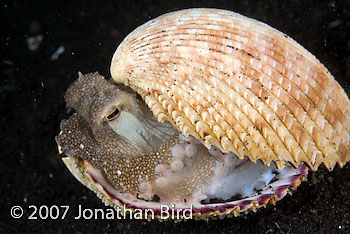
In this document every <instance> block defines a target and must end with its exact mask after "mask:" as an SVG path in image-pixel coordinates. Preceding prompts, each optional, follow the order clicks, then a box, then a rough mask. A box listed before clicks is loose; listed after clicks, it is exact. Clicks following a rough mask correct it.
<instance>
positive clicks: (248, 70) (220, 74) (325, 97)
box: [111, 9, 350, 170]
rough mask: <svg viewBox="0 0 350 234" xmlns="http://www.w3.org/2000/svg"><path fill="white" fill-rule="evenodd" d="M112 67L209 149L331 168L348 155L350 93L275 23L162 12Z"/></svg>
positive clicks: (161, 116)
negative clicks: (213, 148)
mask: <svg viewBox="0 0 350 234" xmlns="http://www.w3.org/2000/svg"><path fill="white" fill-rule="evenodd" d="M111 74H112V77H113V79H114V80H115V81H116V82H117V83H123V84H125V85H127V86H129V87H131V88H132V89H133V90H135V91H136V92H137V93H139V94H140V95H141V97H142V98H143V99H144V101H145V102H146V103H147V105H148V106H149V108H150V109H151V110H152V112H153V113H154V115H155V116H156V117H157V118H158V120H159V121H164V120H169V121H170V122H172V123H173V125H174V126H176V127H177V129H178V130H179V131H181V132H182V133H183V134H185V135H189V134H190V135H193V136H195V137H196V138H197V139H199V140H200V141H201V142H202V143H203V144H204V145H205V146H206V147H207V148H210V147H211V146H212V145H214V146H216V147H219V148H220V149H221V150H222V151H224V152H228V151H231V152H234V153H235V154H237V155H238V156H239V157H240V158H244V157H248V158H249V159H250V160H251V161H253V162H256V161H257V160H261V161H262V162H263V163H265V164H266V165H269V164H270V163H271V162H272V161H273V162H274V163H275V164H276V165H277V167H278V168H279V169H282V168H284V166H285V165H287V164H291V165H293V166H294V167H298V166H299V165H300V164H301V163H302V162H305V163H306V164H307V165H308V167H309V168H311V169H313V170H316V169H317V168H318V167H319V165H320V164H324V165H325V167H326V168H327V169H328V170H332V169H333V168H334V166H335V165H336V164H337V163H338V165H339V166H340V167H342V166H343V165H344V164H345V163H346V162H347V161H349V158H350V144H349V141H350V135H349V134H350V109H349V108H350V101H349V98H348V97H347V95H346V93H345V92H344V90H343V89H342V88H341V87H340V85H339V84H338V83H337V81H336V80H335V79H334V78H333V76H332V75H331V74H330V73H329V71H328V70H327V69H326V68H325V67H324V66H323V65H322V64H321V63H320V62H319V61H318V60H317V59H316V58H315V57H314V56H313V55H312V54H311V53H310V52H308V51H307V50H306V49H304V48H303V47H302V46H301V45H299V44H298V43H297V42H295V41H294V40H293V39H291V38H289V37H288V36H287V35H285V34H283V33H281V32H279V31H277V30H276V29H273V28H272V27H270V26H268V25H266V24H264V23H261V22H258V21H256V20H254V19H250V18H247V17H244V16H242V15H240V14H237V13H234V12H231V11H226V10H218V9H188V10H181V11H176V12H172V13H168V14H165V15H162V16H160V17H158V18H156V19H154V20H151V21H149V22H147V23H145V24H144V25H142V26H140V27H138V28H137V29H136V30H134V31H133V32H131V33H130V34H129V35H128V36H127V37H126V38H125V40H124V41H123V42H122V43H121V44H120V45H119V47H118V49H117V50H116V52H115V54H114V56H113V59H112V63H111Z"/></svg>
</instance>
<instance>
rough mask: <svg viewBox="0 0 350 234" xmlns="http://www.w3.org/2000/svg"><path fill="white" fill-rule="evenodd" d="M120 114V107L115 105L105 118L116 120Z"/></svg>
mask: <svg viewBox="0 0 350 234" xmlns="http://www.w3.org/2000/svg"><path fill="white" fill-rule="evenodd" d="M119 114H120V111H119V108H118V107H114V108H113V109H112V110H111V112H109V113H108V114H107V115H106V116H105V119H106V120H107V121H112V120H115V119H116V118H117V117H118V116H119Z"/></svg>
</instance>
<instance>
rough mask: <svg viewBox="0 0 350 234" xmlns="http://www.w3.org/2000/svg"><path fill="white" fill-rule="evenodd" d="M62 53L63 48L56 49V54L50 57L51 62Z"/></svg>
mask: <svg viewBox="0 0 350 234" xmlns="http://www.w3.org/2000/svg"><path fill="white" fill-rule="evenodd" d="M64 51H65V49H64V46H60V47H58V49H57V50H56V52H55V53H53V54H52V55H51V60H57V59H58V57H59V56H60V55H61V54H63V53H64Z"/></svg>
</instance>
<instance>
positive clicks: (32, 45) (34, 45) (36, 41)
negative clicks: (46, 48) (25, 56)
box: [26, 34, 43, 51]
mask: <svg viewBox="0 0 350 234" xmlns="http://www.w3.org/2000/svg"><path fill="white" fill-rule="evenodd" d="M42 40H43V35H41V34H40V35H37V36H33V37H28V38H27V40H26V41H27V46H28V49H29V50H31V51H34V50H37V49H38V48H39V46H40V43H41V42H42Z"/></svg>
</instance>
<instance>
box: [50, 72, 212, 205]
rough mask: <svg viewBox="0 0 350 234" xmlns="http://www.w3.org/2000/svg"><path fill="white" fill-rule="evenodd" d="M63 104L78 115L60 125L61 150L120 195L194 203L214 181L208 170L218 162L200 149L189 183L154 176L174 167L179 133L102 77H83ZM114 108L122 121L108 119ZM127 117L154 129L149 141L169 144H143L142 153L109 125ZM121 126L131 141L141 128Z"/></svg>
mask: <svg viewBox="0 0 350 234" xmlns="http://www.w3.org/2000/svg"><path fill="white" fill-rule="evenodd" d="M65 100H66V102H67V106H68V107H71V108H73V109H75V110H76V113H74V114H73V115H72V116H71V117H70V119H69V120H65V121H63V122H62V124H61V129H62V133H61V134H60V136H58V137H57V141H58V143H59V145H61V146H63V151H64V153H65V154H66V155H68V156H72V157H75V156H76V157H79V158H81V159H83V160H86V161H88V162H89V163H90V164H91V165H92V166H93V167H95V168H97V169H101V170H103V171H104V173H105V175H106V176H107V178H108V180H109V181H110V182H111V183H112V184H113V186H114V187H115V188H117V189H118V190H121V191H123V192H125V193H130V194H132V195H133V196H136V195H137V194H138V196H139V197H142V198H145V199H151V198H152V196H153V195H154V194H155V192H156V193H157V195H158V196H160V197H162V199H163V200H164V199H165V200H169V199H177V200H179V199H180V200H182V199H188V200H190V198H191V194H192V193H193V192H194V191H196V190H198V189H199V188H200V187H201V186H202V185H203V184H204V183H205V182H206V181H208V178H209V177H210V176H211V174H212V172H211V170H210V169H211V168H212V167H214V166H215V160H214V159H213V157H210V156H209V154H208V152H207V150H206V148H205V147H204V146H202V145H200V144H197V148H198V149H197V150H198V152H200V156H199V157H198V156H197V157H193V158H191V159H187V164H189V165H191V171H187V172H186V173H185V174H186V176H185V179H182V180H181V181H178V180H176V179H175V181H172V182H171V181H168V180H167V179H166V178H164V177H163V176H162V174H163V172H164V171H162V170H161V169H158V173H156V171H157V169H156V167H157V165H160V166H158V167H159V168H161V167H162V166H163V167H165V168H166V167H169V165H170V164H171V162H172V161H174V160H172V154H171V149H172V147H174V146H175V145H180V144H181V142H180V140H179V139H178V133H177V131H176V130H175V129H173V128H172V127H171V125H170V124H169V123H159V122H158V121H157V120H156V119H155V118H154V117H153V116H152V114H151V113H150V111H149V110H148V109H147V108H146V107H145V106H144V105H145V104H144V103H143V102H142V101H140V100H138V99H137V97H136V95H134V94H130V93H128V92H126V91H123V90H121V89H119V88H118V87H117V86H116V85H114V84H112V83H109V82H108V81H107V80H105V79H104V77H103V76H101V75H99V74H98V73H90V74H87V75H82V74H80V76H79V79H78V80H77V81H75V82H74V83H73V84H72V85H71V87H70V88H69V89H68V90H67V92H66V95H65ZM111 108H112V110H114V111H115V108H118V110H117V112H118V113H117V115H118V116H117V118H115V119H113V120H112V121H109V120H108V119H107V118H106V117H104V113H107V115H110V113H111V112H110V111H108V110H109V109H111ZM106 111H107V112H106ZM123 112H124V113H126V112H128V113H131V114H132V115H133V116H136V118H137V121H140V124H142V125H143V126H145V129H147V130H150V128H152V134H153V135H152V136H148V137H150V138H152V137H153V138H159V137H162V138H163V139H167V140H163V141H164V143H163V142H162V141H161V140H160V141H159V139H157V140H152V139H145V141H146V142H147V144H148V147H140V145H138V144H136V143H135V142H139V141H138V140H134V139H130V138H129V139H128V138H127V137H123V136H122V135H123V134H124V133H122V135H118V134H117V133H116V132H115V131H113V129H112V128H111V126H110V125H109V122H113V121H118V120H119V119H120V118H121V117H122V115H123ZM127 117H129V116H127ZM123 121H124V122H123ZM131 121H132V120H131ZM121 122H122V123H121V124H123V125H128V126H129V127H130V128H128V130H127V132H126V133H125V135H128V136H130V134H131V132H132V129H133V128H137V127H138V125H129V124H128V123H126V122H130V120H129V119H122V120H121ZM157 126H158V127H157ZM136 132H137V131H136ZM138 133H139V135H138V136H137V137H140V138H147V137H146V136H144V135H143V133H142V131H140V132H138ZM145 134H146V133H145ZM154 142H156V143H154ZM160 143H161V144H160ZM183 144H186V143H183ZM149 148H151V150H149ZM148 151H149V152H148ZM197 155H199V154H197ZM180 163H181V162H180ZM180 166H181V165H180ZM174 176H175V177H176V175H174ZM177 177H179V176H177ZM157 179H158V180H157ZM169 182H170V183H169ZM174 184H176V186H174ZM151 187H152V193H150V192H151V190H150V189H151ZM170 195H171V198H170V197H169V196H170Z"/></svg>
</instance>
